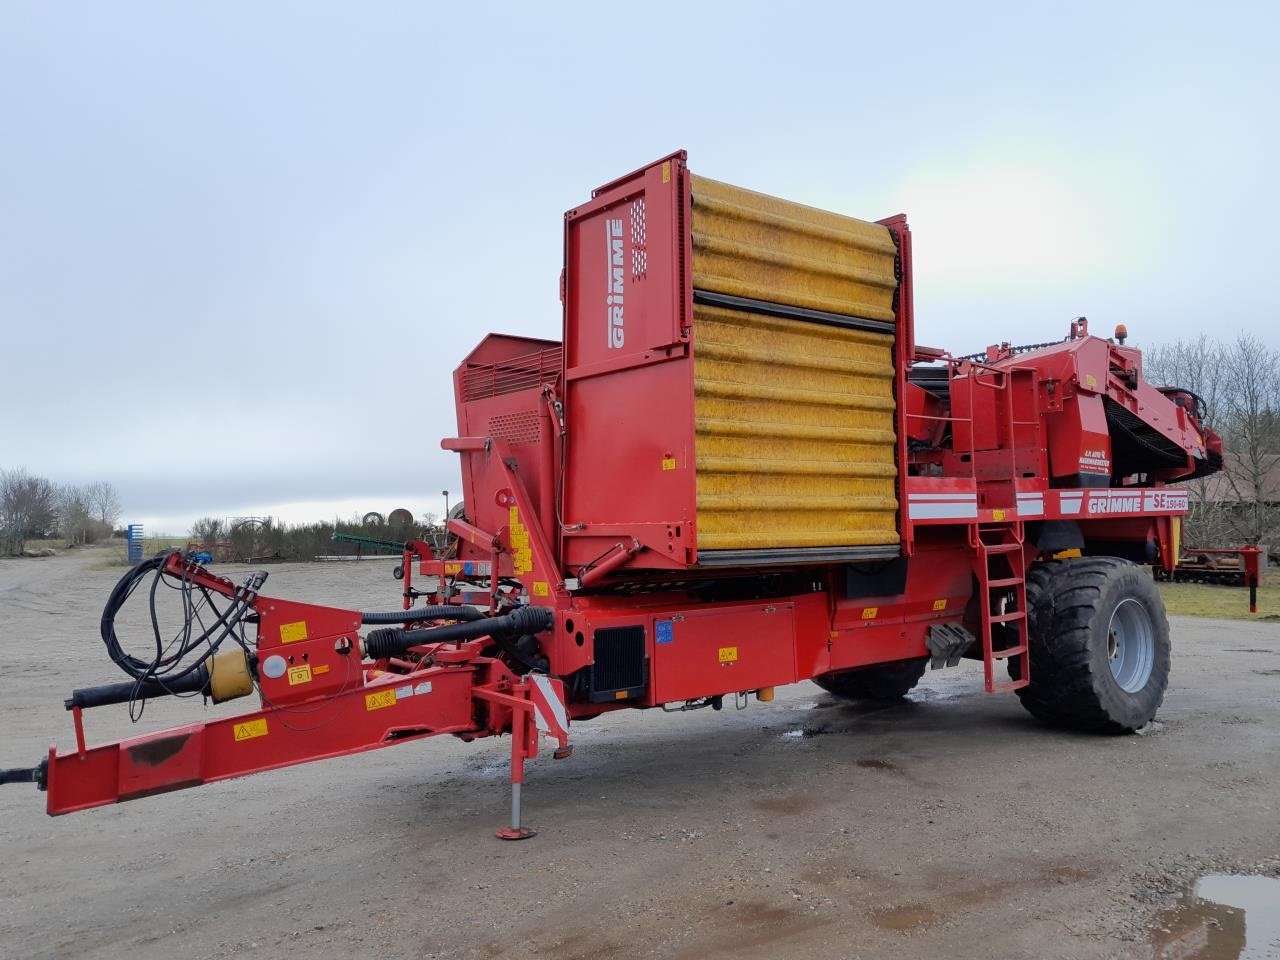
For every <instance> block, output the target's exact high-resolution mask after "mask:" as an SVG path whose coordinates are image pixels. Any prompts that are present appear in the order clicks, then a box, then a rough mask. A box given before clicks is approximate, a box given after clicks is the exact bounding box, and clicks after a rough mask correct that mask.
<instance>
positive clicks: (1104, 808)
mask: <svg viewBox="0 0 1280 960" xmlns="http://www.w3.org/2000/svg"><path fill="white" fill-rule="evenodd" d="M102 559H103V555H102V554H97V555H95V554H94V553H80V554H75V555H70V556H61V557H56V558H53V559H47V560H21V561H19V560H11V561H0V730H3V737H2V738H0V744H2V746H0V764H7V765H18V764H29V763H31V762H33V761H34V760H36V759H38V758H39V757H40V756H41V754H42V753H43V751H44V750H46V749H47V747H48V745H49V742H50V741H51V740H55V739H56V740H57V742H58V743H59V744H60V745H61V746H63V747H64V748H65V747H66V746H67V745H68V744H69V743H73V740H72V737H71V725H70V720H69V717H68V716H67V715H66V714H65V712H64V711H63V709H62V698H63V697H64V696H65V695H66V694H67V692H68V691H69V690H70V689H71V688H72V687H75V686H83V685H87V684H91V683H97V682H104V681H107V680H114V679H119V675H118V674H114V667H112V666H111V664H110V663H109V662H108V661H107V660H106V658H105V654H104V652H103V650H102V647H101V643H100V641H99V640H98V639H97V620H98V617H99V616H100V613H101V604H102V602H103V601H104V600H105V598H106V595H107V592H108V591H109V589H110V587H111V585H112V584H113V583H114V581H115V579H116V578H117V577H118V576H119V574H120V572H121V571H120V570H119V569H118V568H116V569H101V568H100V565H101V562H102ZM95 568H97V569H95ZM227 569H228V568H223V570H224V572H225V570H227ZM266 592H268V593H276V594H279V595H283V596H290V597H294V598H296V599H300V600H312V601H324V602H330V603H333V604H334V605H340V606H341V605H349V606H352V607H363V608H366V609H368V608H385V607H388V606H394V604H395V599H396V598H395V586H394V583H393V581H391V579H390V575H389V565H387V564H378V563H362V564H332V565H324V564H317V565H280V566H276V567H273V568H272V569H271V578H270V581H269V582H268V585H267V589H266ZM1173 628H1174V646H1175V656H1174V671H1175V672H1174V676H1173V679H1172V682H1171V686H1170V689H1169V693H1168V696H1167V697H1166V700H1165V706H1164V708H1163V709H1162V710H1161V713H1160V716H1159V724H1158V725H1156V729H1153V730H1152V731H1151V732H1150V733H1149V734H1148V735H1143V736H1131V737H1094V736H1083V735H1073V734H1069V733H1062V732H1055V731H1051V730H1048V729H1045V728H1042V727H1040V726H1038V725H1037V724H1036V723H1035V722H1034V721H1033V720H1032V719H1031V718H1030V717H1029V716H1028V715H1027V714H1026V713H1024V711H1023V710H1022V708H1021V707H1020V706H1019V705H1018V702H1017V699H1016V698H1015V697H1013V696H999V697H991V696H986V695H984V694H983V693H982V692H981V671H980V669H978V667H977V665H975V664H971V663H966V664H965V665H963V666H961V667H958V668H955V669H952V670H944V671H941V672H938V673H929V674H927V675H926V676H925V680H924V682H923V683H922V684H921V686H920V687H919V688H917V690H916V691H915V692H914V693H913V694H912V699H911V701H910V702H908V703H905V704H903V705H900V706H893V707H889V708H882V709H877V710H867V709H858V708H855V707H850V706H847V705H842V704H840V703H837V702H835V701H833V700H832V699H831V698H830V697H828V696H827V695H826V694H824V693H822V692H821V691H820V690H819V689H818V688H817V687H815V686H813V685H812V684H809V683H802V684H798V685H796V686H794V687H791V688H787V689H785V690H780V691H779V694H778V699H777V700H776V701H775V702H774V703H772V704H768V705H764V704H756V703H752V705H751V707H750V708H749V709H747V710H745V711H741V712H738V711H734V710H733V709H731V708H730V709H726V710H725V711H724V712H722V713H713V712H711V711H709V710H708V711H701V712H698V713H694V714H689V715H666V714H662V713H660V712H653V711H650V712H638V711H637V712H630V711H628V712H623V713H620V714H615V715H612V716H607V717H602V718H599V719H597V720H593V721H591V722H588V723H583V724H580V725H578V726H576V727H575V728H574V743H575V746H576V751H575V753H574V756H573V757H572V758H571V759H569V760H565V761H553V760H551V759H550V755H549V751H547V752H546V753H544V755H543V756H542V757H540V758H539V759H538V760H537V761H535V762H534V763H533V764H531V765H530V768H529V777H528V782H527V784H526V787H525V796H526V819H527V820H528V821H529V822H530V823H531V824H532V825H533V826H536V827H537V828H539V830H540V833H539V835H538V837H537V838H536V839H534V840H531V841H527V842H525V843H516V844H506V843H501V842H500V841H498V840H495V839H494V838H493V836H492V829H493V828H494V827H495V826H498V825H500V823H501V821H502V820H503V818H504V816H505V813H506V809H507V803H508V793H507V786H506V779H505V777H506V756H507V749H508V748H507V744H506V742H505V741H492V742H479V743H474V744H470V745H468V744H463V743H460V742H455V741H452V740H446V739H442V740H438V741H428V742H426V743H418V744H410V745H405V746H401V747H396V748H392V749H388V750H382V751H377V752H375V753H371V754H366V755H363V756H359V757H351V758H345V759H341V760H332V761H326V762H323V763H316V764H310V765H307V766H303V767H297V768H293V769H291V770H286V771H280V772H275V773H269V774H263V775H260V776H257V777H253V778H249V779H246V780H238V781H232V782H228V783H222V784H216V785H213V786H208V787H204V788H200V789H196V790H193V791H188V792H182V793H173V794H168V795H164V796H159V797H152V798H149V799H145V800H139V801H135V802H133V803H128V804H124V805H122V806H118V807H108V808H104V809H99V810H93V811H88V812H85V813H80V814H74V815H72V816H69V817H63V818H58V819H51V818H48V817H46V816H45V815H44V812H43V802H42V798H41V797H40V796H39V795H37V794H36V793H35V791H34V790H32V789H31V788H30V787H24V786H17V787H15V786H8V787H3V788H0V824H2V826H0V850H3V864H2V865H0V902H3V904H4V909H3V911H0V944H3V947H2V948H0V954H3V955H5V956H13V957H83V958H90V957H91V958H104V960H105V958H125V957H127V958H139V957H198V958H205V957H208V958H214V957H229V956H235V957H252V956H259V957H280V956H284V955H286V954H290V955H293V954H302V955H305V956H307V957H309V958H329V957H352V956H370V957H377V958H378V960H391V958H400V957H524V956H531V957H543V956H545V957H556V958H559V960H573V958H588V957H604V956H620V955H624V954H625V955H628V956H636V957H688V958H707V957H717V956H726V957H728V956H733V957H736V958H752V957H771V958H772V957H778V956H781V955H797V956H801V955H803V956H806V957H818V958H825V957H844V958H854V957H888V956H892V957H894V958H899V960H902V958H913V957H922V958H924V957H929V958H936V957H947V958H987V957H1008V958H1017V957H1028V958H1030V957H1036V958H1045V957H1064V958H1103V957H1106V958H1112V957H1117V958H1125V957H1135V958H1136V957H1150V956H1152V955H1153V952H1154V949H1155V948H1153V946H1152V944H1153V943H1157V942H1158V937H1157V934H1156V932H1155V928H1156V926H1157V921H1158V918H1159V916H1160V911H1162V910H1163V909H1165V908H1167V907H1168V906H1169V905H1170V904H1171V903H1173V902H1175V901H1176V900H1177V898H1178V896H1179V895H1180V893H1181V891H1182V890H1183V889H1184V888H1185V885H1186V884H1187V883H1188V882H1189V881H1190V880H1192V879H1193V878H1194V877H1195V876H1197V875H1199V874H1200V873H1202V872H1205V871H1209V870H1218V871H1222V870H1245V871H1255V872H1264V873H1273V874H1274V873H1278V872H1280V817H1277V802H1278V795H1277V790H1276V786H1277V782H1278V780H1280V735H1278V731H1280V723H1278V721H1280V696H1278V695H1277V690H1278V689H1280V688H1278V685H1280V625H1277V624H1274V623H1241V622H1229V621H1215V620H1197V619H1188V618H1175V619H1174V620H1173ZM241 709H243V707H242V705H241V704H237V703H230V704H224V705H223V706H221V707H218V708H209V709H208V710H206V709H205V708H204V707H202V706H200V705H199V704H198V703H196V702H193V701H186V702H154V703H152V704H150V705H149V706H148V707H147V711H146V714H145V716H144V717H143V719H142V721H141V722H140V723H139V724H138V725H137V726H136V727H132V726H131V725H130V723H129V721H128V718H127V716H126V713H125V710H124V708H123V707H120V708H105V709H102V710H98V711H94V712H92V713H91V714H89V715H88V722H89V735H90V739H91V741H92V740H95V739H105V738H108V737H119V736H123V735H128V734H130V732H131V731H132V732H138V731H139V730H152V729H158V728H160V727H163V726H168V725H172V724H175V723H180V722H187V721H190V720H193V719H198V718H199V717H200V716H202V715H205V716H210V715H214V714H216V713H236V712H240V710H241Z"/></svg>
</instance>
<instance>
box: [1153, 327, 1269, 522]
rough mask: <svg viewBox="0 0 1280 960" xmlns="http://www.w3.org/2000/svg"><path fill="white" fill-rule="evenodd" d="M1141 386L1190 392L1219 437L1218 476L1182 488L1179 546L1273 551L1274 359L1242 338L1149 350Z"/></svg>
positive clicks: (1253, 341)
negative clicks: (1185, 495) (1186, 509)
mask: <svg viewBox="0 0 1280 960" xmlns="http://www.w3.org/2000/svg"><path fill="white" fill-rule="evenodd" d="M1143 359H1144V367H1145V370H1144V372H1145V374H1146V376H1147V379H1148V380H1150V381H1151V382H1153V383H1163V384H1166V385H1169V386H1180V387H1184V388H1186V389H1188V390H1192V391H1194V392H1195V393H1196V394H1198V395H1199V396H1200V397H1201V399H1202V400H1203V401H1204V405H1205V412H1206V418H1205V419H1206V421H1207V423H1206V426H1209V427H1211V428H1213V429H1214V430H1216V431H1217V432H1218V433H1219V434H1221V436H1222V439H1223V445H1224V447H1225V458H1224V462H1223V469H1222V472H1221V473H1219V474H1215V475H1213V476H1210V477H1205V478H1203V479H1201V480H1194V481H1190V482H1189V483H1188V484H1187V486H1188V487H1189V488H1190V489H1191V493H1192V504H1191V511H1190V513H1189V514H1188V515H1187V521H1186V538H1187V540H1188V542H1189V543H1193V544H1195V545H1197V546H1235V545H1238V544H1240V543H1259V542H1261V543H1273V542H1276V540H1277V538H1278V537H1280V351H1276V350H1274V349H1272V348H1271V347H1268V346H1267V345H1266V344H1265V343H1263V342H1262V341H1261V340H1260V339H1258V338H1257V337H1254V336H1251V335H1248V334H1242V335H1240V336H1239V337H1237V338H1236V340H1234V341H1233V342H1230V343H1223V342H1221V341H1218V340H1214V339H1212V338H1211V337H1208V336H1206V335H1204V334H1202V335H1201V336H1200V337H1199V338H1198V339H1196V340H1182V341H1178V342H1176V343H1169V344H1160V345H1157V346H1153V347H1149V348H1147V349H1146V350H1145V352H1144V358H1143Z"/></svg>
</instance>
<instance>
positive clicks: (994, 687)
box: [987, 680, 1031, 693]
mask: <svg viewBox="0 0 1280 960" xmlns="http://www.w3.org/2000/svg"><path fill="white" fill-rule="evenodd" d="M1030 683H1031V681H1030V680H1010V681H1009V682H1007V683H993V684H991V686H990V687H988V688H987V692H988V693H1012V692H1013V691H1014V690H1021V689H1022V688H1023V687H1025V686H1027V685H1028V684H1030Z"/></svg>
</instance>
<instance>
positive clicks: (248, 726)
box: [231, 717, 267, 743]
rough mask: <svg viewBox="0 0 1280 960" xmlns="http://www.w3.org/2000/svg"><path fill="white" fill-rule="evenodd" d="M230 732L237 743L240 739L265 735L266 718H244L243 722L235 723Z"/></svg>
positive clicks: (251, 738)
mask: <svg viewBox="0 0 1280 960" xmlns="http://www.w3.org/2000/svg"><path fill="white" fill-rule="evenodd" d="M231 732H232V734H233V735H234V736H235V738H236V742H237V743H239V742H240V741H241V740H253V739H254V738H256V737H265V736H266V735H267V718H266V717H259V718H258V719H257V720H246V721H245V722H244V723H237V724H236V725H235V726H233V727H232V728H231Z"/></svg>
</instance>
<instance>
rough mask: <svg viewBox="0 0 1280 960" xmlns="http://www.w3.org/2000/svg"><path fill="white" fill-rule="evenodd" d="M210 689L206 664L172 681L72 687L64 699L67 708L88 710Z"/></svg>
mask: <svg viewBox="0 0 1280 960" xmlns="http://www.w3.org/2000/svg"><path fill="white" fill-rule="evenodd" d="M209 692H210V691H209V668H208V667H206V666H205V665H204V664H203V663H199V664H197V665H196V668H195V669H194V670H192V671H190V672H189V673H187V674H185V675H184V676H182V677H180V678H178V679H177V680H172V681H164V682H162V681H159V680H142V681H138V680H126V681H125V682H124V683H104V684H103V685H102V686H100V687H81V688H80V689H79V690H72V691H71V696H70V697H68V698H67V699H66V700H65V701H63V705H64V706H65V707H66V708H67V709H68V710H70V709H72V708H73V707H79V708H80V709H82V710H87V709H89V708H90V707H104V706H106V705H107V704H111V703H131V702H133V701H134V700H152V699H154V698H156V697H167V696H171V695H174V694H179V693H203V694H208V693H209Z"/></svg>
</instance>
